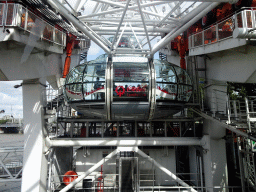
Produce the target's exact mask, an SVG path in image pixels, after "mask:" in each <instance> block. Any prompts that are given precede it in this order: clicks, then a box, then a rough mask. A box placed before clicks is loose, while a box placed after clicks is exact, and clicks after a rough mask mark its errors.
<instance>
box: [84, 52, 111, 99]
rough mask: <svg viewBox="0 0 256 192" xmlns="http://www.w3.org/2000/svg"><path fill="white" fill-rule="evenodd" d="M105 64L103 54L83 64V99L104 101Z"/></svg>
mask: <svg viewBox="0 0 256 192" xmlns="http://www.w3.org/2000/svg"><path fill="white" fill-rule="evenodd" d="M106 64H107V62H106V57H105V55H103V56H100V57H98V58H97V59H96V60H94V61H91V62H89V63H88V64H86V65H85V68H84V78H83V90H84V99H85V100H91V101H105V87H106V86H105V80H106V79H105V69H106Z"/></svg>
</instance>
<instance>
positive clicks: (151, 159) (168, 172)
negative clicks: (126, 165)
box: [135, 148, 197, 192]
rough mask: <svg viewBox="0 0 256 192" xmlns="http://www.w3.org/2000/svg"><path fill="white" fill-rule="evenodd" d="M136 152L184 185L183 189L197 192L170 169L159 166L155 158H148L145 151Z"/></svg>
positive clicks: (136, 149)
mask: <svg viewBox="0 0 256 192" xmlns="http://www.w3.org/2000/svg"><path fill="white" fill-rule="evenodd" d="M135 152H136V153H138V154H139V155H140V156H142V157H144V158H146V159H148V160H149V161H151V162H153V164H154V166H156V167H158V168H159V169H160V170H162V171H163V172H165V173H166V174H167V175H169V176H170V177H171V178H172V179H173V180H174V181H176V182H177V183H179V184H180V185H182V186H183V187H187V188H188V189H189V190H190V191H191V192H197V190H195V189H193V187H192V186H189V185H188V184H187V183H185V182H184V181H182V180H181V179H180V178H179V177H177V176H176V175H175V174H173V173H172V172H171V171H169V170H168V169H166V168H165V167H164V166H162V165H161V164H159V163H158V162H157V161H155V160H154V159H153V158H151V157H150V156H148V155H147V154H146V153H144V152H143V151H141V150H140V149H139V148H135Z"/></svg>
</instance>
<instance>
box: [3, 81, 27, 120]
mask: <svg viewBox="0 0 256 192" xmlns="http://www.w3.org/2000/svg"><path fill="white" fill-rule="evenodd" d="M20 83H21V81H0V110H5V113H1V114H0V117H3V116H4V115H13V117H14V118H22V117H23V104H22V88H21V87H20V88H17V89H15V88H14V87H13V86H14V85H19V84H20Z"/></svg>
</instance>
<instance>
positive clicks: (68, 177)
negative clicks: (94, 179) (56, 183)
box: [63, 171, 78, 185]
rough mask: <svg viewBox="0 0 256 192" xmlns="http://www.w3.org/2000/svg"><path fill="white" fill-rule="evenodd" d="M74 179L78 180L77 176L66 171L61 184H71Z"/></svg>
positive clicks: (73, 172)
mask: <svg viewBox="0 0 256 192" xmlns="http://www.w3.org/2000/svg"><path fill="white" fill-rule="evenodd" d="M76 178H78V175H77V173H76V172H75V171H68V172H67V173H65V175H64V177H63V182H64V184H65V185H68V184H70V183H71V182H73V181H74V180H75V179H76Z"/></svg>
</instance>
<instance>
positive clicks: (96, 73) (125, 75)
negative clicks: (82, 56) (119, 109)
mask: <svg viewBox="0 0 256 192" xmlns="http://www.w3.org/2000/svg"><path fill="white" fill-rule="evenodd" d="M100 58H101V59H98V60H97V59H96V60H93V61H90V62H88V63H86V64H85V65H80V66H77V67H76V68H74V69H73V70H72V71H71V72H70V74H69V75H68V77H67V79H66V85H65V90H66V97H67V99H68V101H71V102H72V101H78V100H81V101H82V100H84V101H86V102H89V101H93V100H95V101H103V100H105V92H106V89H105V84H106V80H105V68H106V66H107V62H106V61H107V57H102V56H101V57H100ZM131 60H135V57H131ZM154 65H155V71H156V79H155V87H152V86H150V81H149V77H150V75H151V73H150V70H149V66H148V63H147V62H146V61H145V62H144V61H143V62H141V63H139V64H138V63H136V62H134V61H129V60H128V61H126V62H123V61H122V60H121V59H120V60H118V62H114V63H113V69H112V70H113V76H112V77H111V78H112V81H113V83H112V84H111V85H110V87H112V95H107V97H112V98H113V101H114V102H116V101H123V100H127V101H128V100H133V101H142V100H143V101H149V99H150V95H149V93H152V89H153V88H154V89H155V91H154V92H155V98H156V101H167V102H168V101H181V102H188V100H189V98H190V97H191V95H192V81H191V79H190V77H189V76H188V74H187V72H186V71H185V70H183V69H181V68H180V67H178V66H176V65H173V64H171V63H169V62H167V61H161V60H154ZM151 78H152V77H151ZM149 87H150V89H151V90H149Z"/></svg>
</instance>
